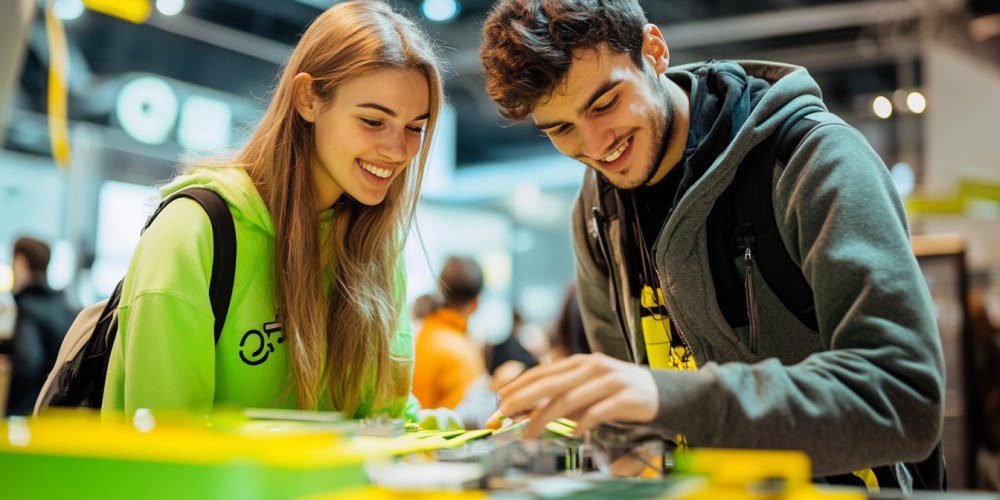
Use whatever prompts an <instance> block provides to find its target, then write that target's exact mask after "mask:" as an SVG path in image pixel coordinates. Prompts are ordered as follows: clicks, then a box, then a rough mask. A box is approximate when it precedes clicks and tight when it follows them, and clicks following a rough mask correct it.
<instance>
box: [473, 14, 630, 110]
mask: <svg viewBox="0 0 1000 500" xmlns="http://www.w3.org/2000/svg"><path fill="white" fill-rule="evenodd" d="M646 22H647V21H646V14H645V13H644V12H643V11H642V7H640V6H639V2H638V0H500V1H499V2H497V4H496V5H495V6H494V7H493V9H492V10H490V15H489V18H487V20H486V24H485V25H484V26H483V45H482V47H481V48H480V49H479V57H480V59H481V60H482V63H483V70H484V72H485V74H486V91H487V93H489V95H490V98H492V99H493V101H494V102H496V103H497V108H498V109H499V110H500V114H501V115H502V116H503V117H504V118H507V119H508V120H514V121H520V120H523V119H524V118H526V117H527V116H528V115H529V114H530V113H531V112H532V110H534V108H535V106H536V105H538V103H539V102H541V101H542V100H544V99H547V98H548V97H549V96H550V95H551V94H552V92H553V91H555V89H556V87H557V86H558V85H559V84H560V82H562V80H563V78H565V76H566V73H567V72H569V67H570V64H571V63H572V51H574V50H577V49H591V48H594V47H595V46H597V45H598V44H601V43H607V45H608V48H609V49H611V50H612V51H614V52H617V53H626V54H628V55H629V56H630V57H631V59H632V61H633V62H635V64H636V65H638V66H640V67H641V66H642V53H641V52H642V28H643V26H645V25H646Z"/></svg>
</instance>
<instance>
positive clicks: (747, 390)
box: [572, 61, 944, 490]
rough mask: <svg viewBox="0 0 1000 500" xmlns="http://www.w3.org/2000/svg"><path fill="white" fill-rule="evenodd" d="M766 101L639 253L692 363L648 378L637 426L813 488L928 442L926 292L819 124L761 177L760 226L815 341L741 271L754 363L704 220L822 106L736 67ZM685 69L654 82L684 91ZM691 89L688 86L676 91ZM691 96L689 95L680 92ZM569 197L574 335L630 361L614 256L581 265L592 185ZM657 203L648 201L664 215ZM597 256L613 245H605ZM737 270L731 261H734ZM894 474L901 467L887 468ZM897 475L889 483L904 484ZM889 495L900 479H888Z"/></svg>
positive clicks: (880, 212)
mask: <svg viewBox="0 0 1000 500" xmlns="http://www.w3.org/2000/svg"><path fill="white" fill-rule="evenodd" d="M740 65H741V66H742V67H743V68H744V70H745V71H746V73H747V74H748V75H751V76H755V77H758V78H764V79H767V80H768V81H769V82H770V83H771V85H772V88H771V90H769V91H768V92H767V94H766V95H765V96H764V97H763V99H762V100H761V102H760V103H759V104H758V105H757V106H756V108H755V109H754V110H753V112H752V113H751V115H750V117H749V119H748V120H747V122H746V123H745V125H744V126H743V127H742V129H741V130H740V131H739V133H738V134H737V136H736V138H735V140H734V141H733V142H732V143H731V144H730V145H729V147H728V148H727V149H726V150H725V151H724V152H723V153H722V154H721V155H720V156H719V158H718V159H717V160H716V161H715V163H714V164H713V165H712V167H711V168H710V169H709V170H708V171H707V172H706V173H705V175H704V176H703V177H702V178H701V179H699V180H698V181H697V183H695V184H694V185H693V186H692V187H691V189H690V190H689V191H688V192H687V193H686V194H685V195H684V196H683V198H681V199H680V200H679V202H678V204H677V206H676V208H675V211H674V213H673V214H672V215H671V216H670V218H669V219H668V220H667V222H666V223H665V225H664V227H663V228H662V230H661V232H660V235H659V237H658V239H657V243H656V246H655V256H654V259H655V261H656V266H657V268H658V271H659V279H660V280H661V286H662V289H663V295H664V300H665V302H666V304H667V307H668V310H669V312H670V314H671V317H672V319H673V321H674V324H675V325H676V327H677V328H678V329H679V330H680V332H681V333H682V335H683V337H684V338H685V340H686V341H687V342H688V344H689V346H690V348H691V352H692V354H693V356H694V358H695V361H696V362H697V364H698V371H696V372H680V371H670V370H651V371H652V373H653V377H654V379H655V380H656V383H657V386H658V389H659V412H658V415H657V417H656V420H655V421H654V422H653V423H652V424H651V425H652V426H653V427H655V428H657V429H658V430H660V431H661V432H663V433H664V434H665V435H669V436H672V435H675V434H684V435H685V436H686V437H687V439H688V442H689V443H690V444H692V445H693V446H703V447H732V448H769V449H793V450H802V451H805V452H806V453H808V454H809V455H810V457H811V459H812V463H813V473H814V474H815V475H817V476H826V475H834V474H844V473H849V472H851V471H856V470H862V469H866V468H870V467H877V466H883V465H891V464H894V463H898V462H919V461H921V460H923V459H925V458H927V456H928V455H929V454H930V453H931V451H932V450H933V449H934V447H935V445H936V444H937V442H938V439H939V438H940V435H941V427H942V422H943V398H944V361H943V358H942V354H941V345H940V339H939V336H938V331H937V324H936V321H935V318H934V313H933V307H932V304H931V299H930V294H929V292H928V290H927V286H926V284H925V282H924V280H923V277H922V275H921V272H920V269H919V267H918V265H917V261H916V258H915V257H914V256H913V253H912V251H911V248H910V245H909V235H908V227H907V222H906V214H905V212H904V209H903V205H902V202H901V200H900V199H899V196H898V194H897V192H896V190H895V187H894V186H893V183H892V180H891V178H890V175H889V172H888V170H887V169H886V167H885V165H884V164H883V163H882V161H881V159H880V158H879V157H878V155H877V154H876V153H875V152H874V151H873V150H872V148H871V147H870V146H869V144H868V142H867V141H866V140H865V138H864V137H863V136H862V135H861V134H860V133H859V132H858V131H857V130H855V129H853V128H852V127H850V126H848V125H847V124H845V123H844V122H843V121H842V120H841V119H839V118H838V117H836V116H834V115H832V114H830V113H814V114H812V115H810V116H809V118H810V119H813V120H816V121H819V122H820V124H819V125H818V126H816V127H815V128H813V129H812V130H811V131H810V132H809V134H807V135H806V137H805V138H803V140H802V142H801V143H800V144H799V147H798V148H797V149H796V151H795V152H794V154H793V155H792V157H791V158H790V160H789V162H788V165H780V164H779V165H776V166H775V177H774V194H773V201H774V212H775V214H774V215H775V218H776V221H777V223H778V228H779V231H780V233H781V236H782V239H783V241H784V243H785V246H786V248H787V250H788V252H789V255H790V256H791V257H792V259H793V260H794V261H795V263H796V264H798V265H799V266H800V267H801V269H802V271H803V273H804V275H805V277H806V279H807V281H808V282H809V284H810V286H811V287H812V289H813V291H814V293H815V302H816V314H817V317H818V320H819V333H816V332H814V331H812V330H810V329H808V328H807V327H805V326H804V325H803V324H801V322H799V321H798V319H796V318H795V317H794V316H793V315H792V314H791V313H790V312H789V311H788V310H786V309H785V307H784V306H783V305H782V303H781V302H780V300H779V299H778V298H777V296H776V295H775V294H774V293H773V292H772V291H771V290H770V289H769V288H768V287H767V284H766V283H765V281H764V279H763V278H762V277H761V276H760V273H759V271H758V270H757V269H756V267H755V269H754V272H755V277H754V283H755V286H756V289H757V294H758V307H759V311H760V317H761V321H760V330H759V349H758V352H757V353H756V354H752V353H751V351H750V346H749V329H748V327H742V328H737V329H736V330H735V331H734V329H732V328H730V326H729V325H728V323H727V322H726V320H725V319H724V318H723V316H722V313H721V312H720V311H719V307H718V303H717V300H716V295H715V290H714V285H713V281H712V275H711V271H710V268H709V262H708V254H707V251H706V235H705V231H706V219H707V217H708V215H709V212H710V211H711V210H712V207H713V204H714V201H715V199H716V198H717V197H718V196H719V195H720V194H721V193H722V192H723V190H725V189H726V187H727V186H728V185H729V183H730V182H731V181H732V179H733V176H734V174H735V170H736V167H737V166H738V165H739V163H740V161H741V160H742V159H743V157H744V156H745V155H746V154H747V153H748V152H749V151H750V150H751V149H752V148H753V147H754V146H755V145H757V144H758V143H760V142H761V141H763V140H764V139H766V138H767V137H768V136H769V135H770V134H771V133H772V132H774V131H775V130H776V129H777V128H778V127H779V126H780V125H781V124H782V123H783V122H784V121H785V119H787V118H788V117H789V116H791V115H792V114H793V113H794V112H795V111H796V110H799V109H802V108H804V107H806V106H820V107H822V109H826V107H825V106H824V105H823V102H822V97H821V94H820V89H819V86H818V85H817V84H816V83H815V81H814V80H813V79H812V77H810V76H809V74H808V72H807V71H806V70H805V69H804V68H801V67H796V66H790V65H784V64H777V63H765V62H756V61H750V62H747V61H740ZM694 67H696V66H694V65H691V66H686V67H679V68H677V69H673V70H671V71H670V72H669V73H668V77H670V78H672V79H675V80H676V79H686V78H690V73H689V71H690V70H692V69H693V68H694ZM692 85H694V82H692ZM692 90H693V91H695V92H696V91H697V89H692ZM587 176H588V178H589V181H587V182H585V183H584V190H583V191H581V193H580V195H579V196H578V197H577V200H576V203H575V204H574V207H573V212H572V233H573V243H574V249H575V254H576V268H577V279H578V286H579V294H580V303H581V311H582V314H583V323H584V327H585V329H586V333H587V338H588V341H589V342H590V345H591V349H592V350H593V351H594V352H602V353H605V354H607V355H610V356H613V357H615V358H618V359H621V360H633V359H635V360H640V361H641V360H643V359H645V353H644V352H642V351H643V341H642V330H641V327H640V326H639V324H638V323H637V321H638V319H637V318H638V317H639V314H638V307H639V304H638V301H637V300H636V299H635V298H633V297H630V296H629V292H628V288H627V287H624V286H623V283H624V282H625V281H624V279H627V278H626V277H624V276H622V273H623V269H624V266H623V265H622V264H621V262H619V259H620V256H621V255H622V252H621V251H620V249H613V250H611V252H610V253H611V254H612V255H611V256H609V258H610V259H611V260H612V261H613V262H611V265H610V266H609V268H610V269H611V272H612V273H614V274H616V276H615V277H614V280H613V283H615V284H616V285H617V286H616V288H617V289H618V290H617V297H618V301H619V305H618V307H620V308H622V309H623V310H625V311H627V312H628V314H626V315H623V317H627V318H628V319H627V321H626V322H627V323H628V324H627V325H626V328H627V331H626V332H622V331H621V329H620V328H619V326H618V324H619V322H618V319H617V318H616V316H615V313H614V312H613V311H612V310H611V307H610V306H609V297H610V291H609V276H608V275H607V274H605V273H604V272H603V271H602V270H601V268H600V267H599V266H598V265H597V263H596V262H595V256H594V255H591V246H590V244H589V243H588V241H587V239H588V238H594V237H595V234H596V233H595V229H596V225H595V221H594V220H593V215H592V208H593V206H595V204H594V203H592V201H593V200H594V199H596V195H593V194H591V195H590V196H589V197H588V196H587V193H585V192H584V191H585V190H586V189H587V187H588V186H590V187H591V188H592V187H593V186H594V184H595V183H594V182H593V176H594V172H593V171H592V170H589V169H588V173H587ZM671 201H672V200H664V203H671ZM608 239H609V240H610V241H607V242H605V243H606V244H608V245H609V246H611V247H614V246H616V245H619V244H620V241H619V239H616V238H608ZM734 265H737V266H739V267H738V269H739V270H740V271H741V276H742V269H743V267H742V266H743V262H742V259H740V261H739V262H734ZM895 469H899V470H902V467H895ZM904 472H905V471H904ZM897 477H898V479H899V480H900V483H901V486H902V487H903V489H904V490H907V489H909V487H908V486H909V483H910V480H909V478H908V475H905V474H897Z"/></svg>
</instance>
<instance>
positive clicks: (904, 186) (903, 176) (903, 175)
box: [889, 162, 917, 198]
mask: <svg viewBox="0 0 1000 500" xmlns="http://www.w3.org/2000/svg"><path fill="white" fill-rule="evenodd" d="M889 172H890V173H891V174H892V183H893V184H895V185H896V191H898V192H899V196H900V197H901V198H906V197H907V196H910V195H911V194H913V188H914V187H916V185H917V177H916V175H914V173H913V167H910V165H909V164H907V163H902V162H900V163H897V164H895V165H893V166H892V169H890V170H889Z"/></svg>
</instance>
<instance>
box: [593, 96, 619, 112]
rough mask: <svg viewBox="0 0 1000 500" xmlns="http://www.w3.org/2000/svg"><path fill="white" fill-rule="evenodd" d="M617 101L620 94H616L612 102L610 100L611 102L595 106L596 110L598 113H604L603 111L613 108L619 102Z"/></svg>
mask: <svg viewBox="0 0 1000 500" xmlns="http://www.w3.org/2000/svg"><path fill="white" fill-rule="evenodd" d="M617 102H618V96H615V98H614V99H612V100H611V102H609V103H607V104H605V105H604V106H601V107H599V108H594V111H597V112H598V113H603V112H605V111H607V110H609V109H611V108H613V107H614V105H615V103H617Z"/></svg>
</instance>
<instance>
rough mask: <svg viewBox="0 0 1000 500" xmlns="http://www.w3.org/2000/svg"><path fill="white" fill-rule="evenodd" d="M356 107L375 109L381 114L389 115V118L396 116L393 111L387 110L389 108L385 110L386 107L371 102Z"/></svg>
mask: <svg viewBox="0 0 1000 500" xmlns="http://www.w3.org/2000/svg"><path fill="white" fill-rule="evenodd" d="M358 107H359V108H369V109H377V110H379V111H381V112H383V113H385V114H387V115H389V116H391V117H393V118H395V117H396V116H397V114H396V112H395V111H393V110H391V109H389V108H387V107H385V106H383V105H381V104H375V103H373V102H366V103H364V104H358Z"/></svg>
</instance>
